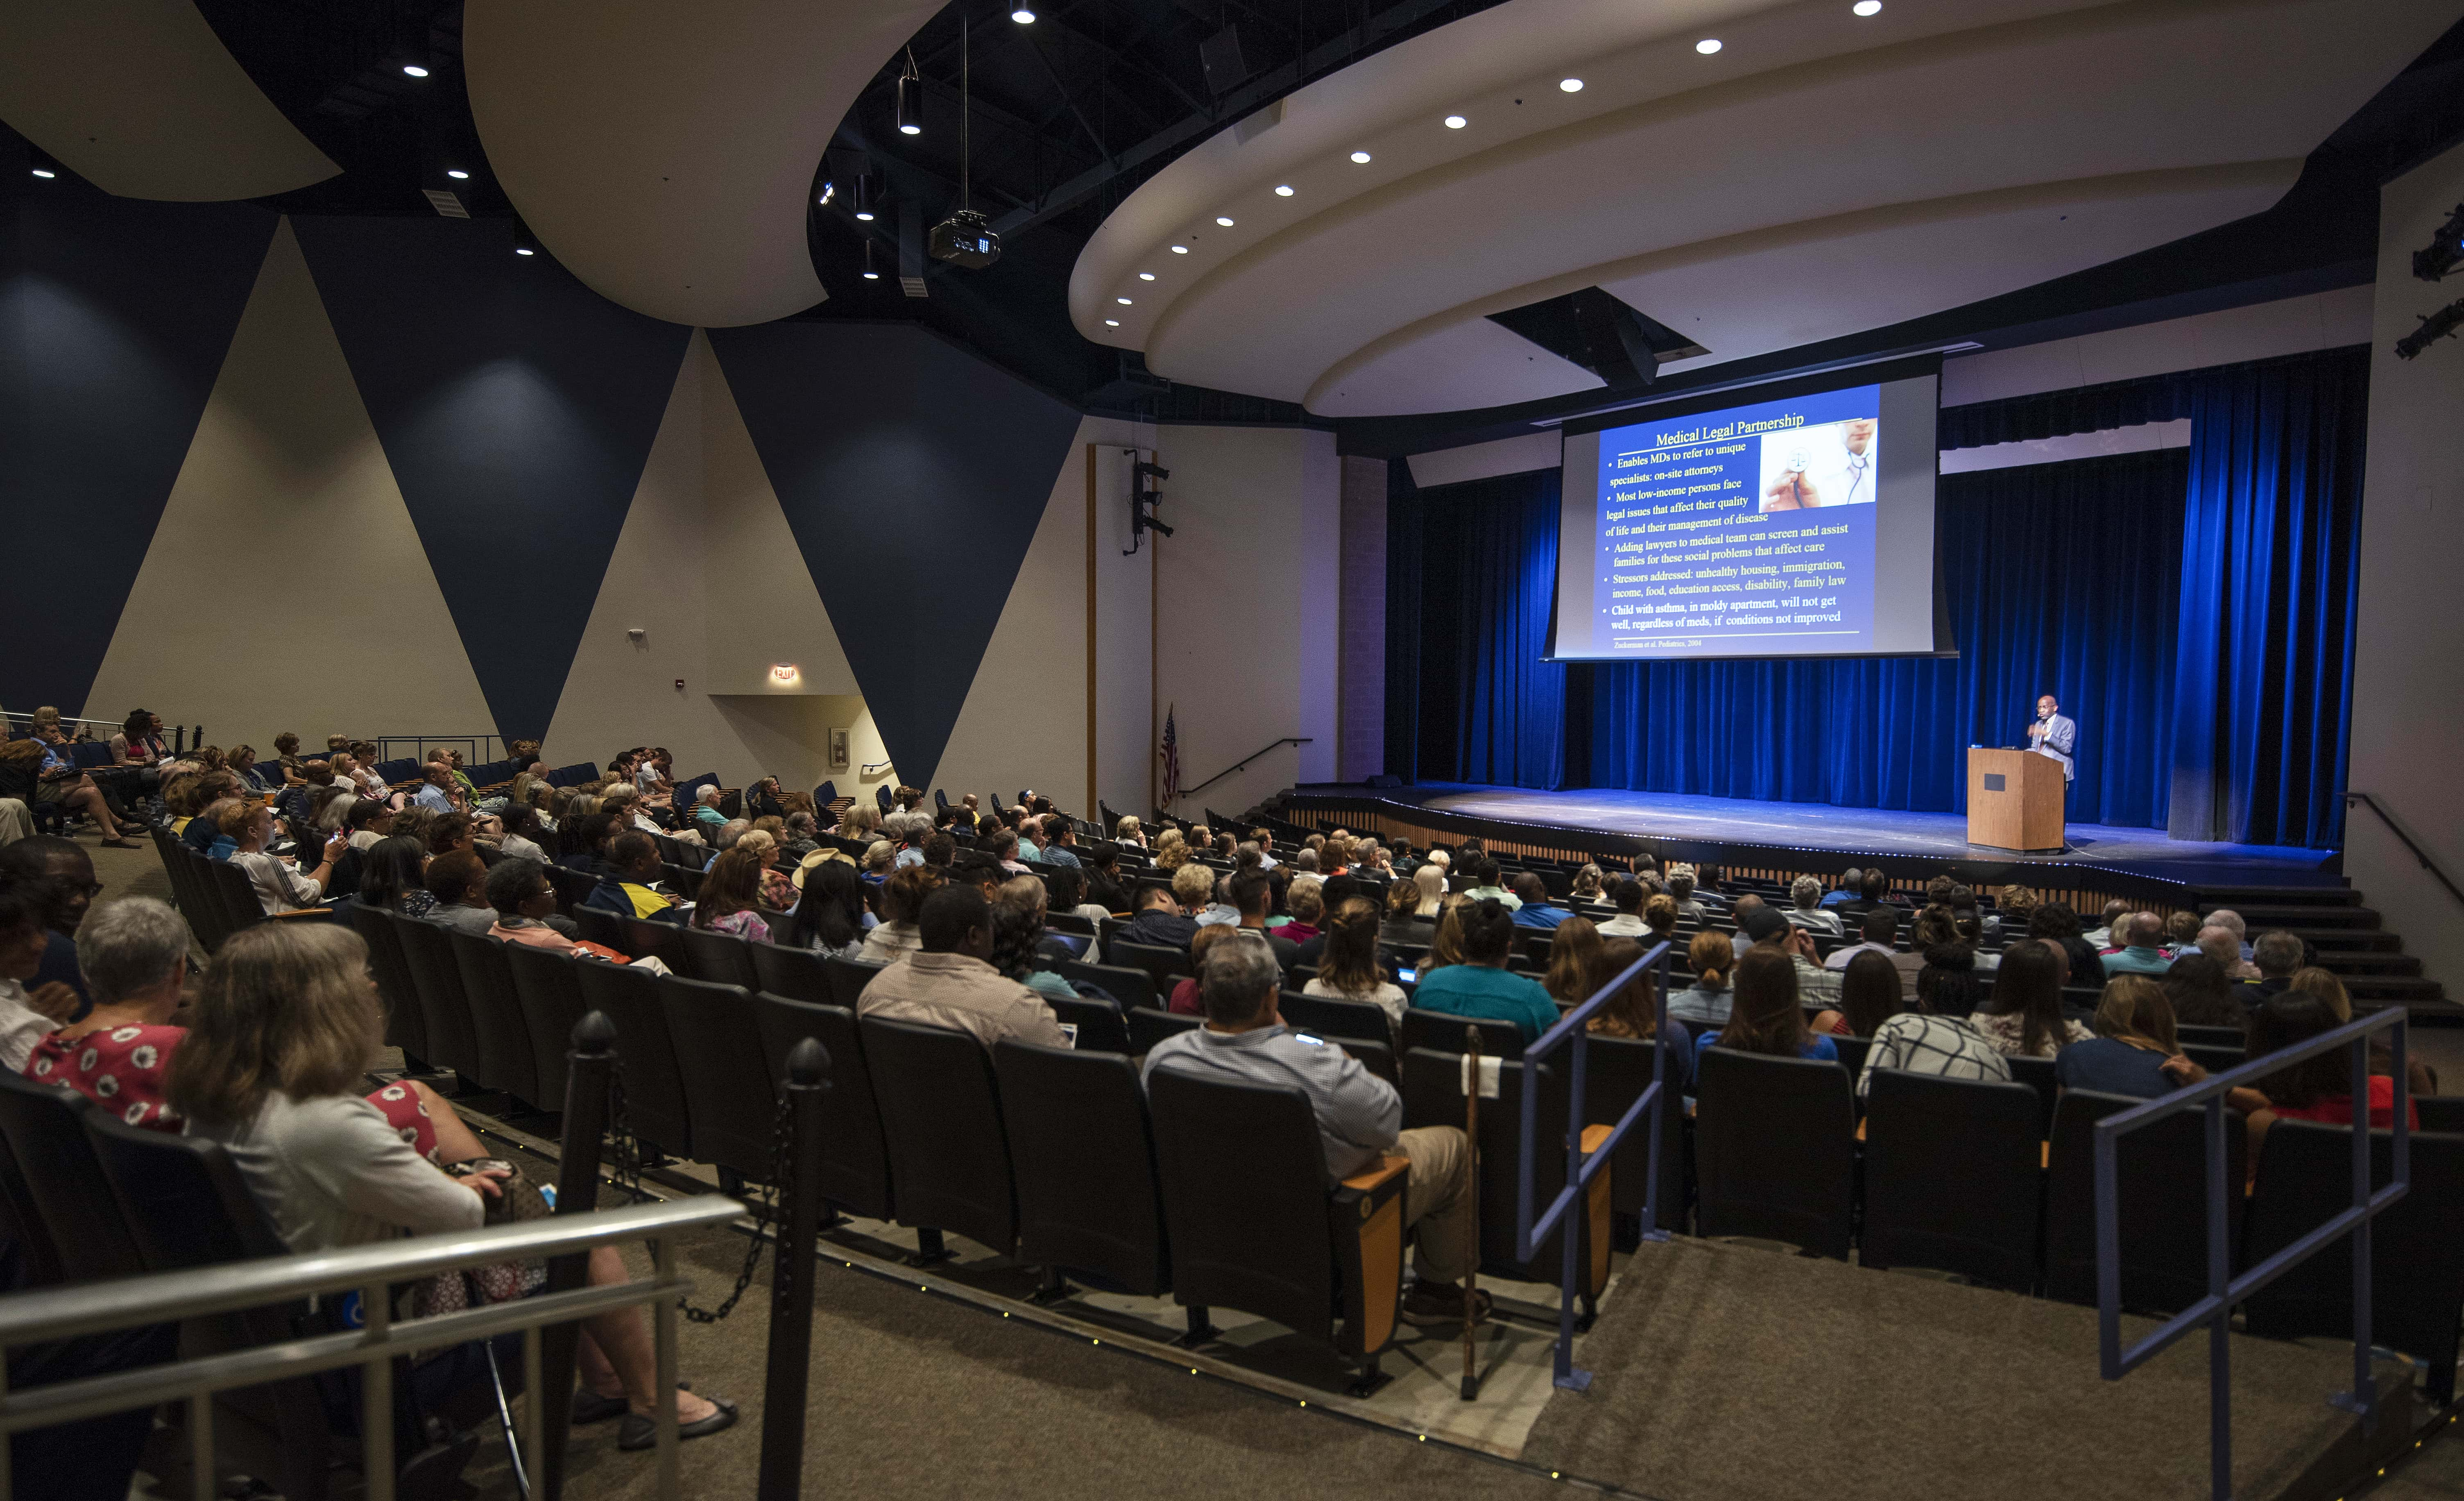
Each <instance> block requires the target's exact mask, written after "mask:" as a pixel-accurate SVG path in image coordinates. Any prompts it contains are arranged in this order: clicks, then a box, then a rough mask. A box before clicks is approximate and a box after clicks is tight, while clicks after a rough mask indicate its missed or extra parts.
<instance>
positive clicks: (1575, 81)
mask: <svg viewBox="0 0 2464 1501" xmlns="http://www.w3.org/2000/svg"><path fill="white" fill-rule="evenodd" d="M1557 88H1558V90H1559V91H1560V92H1562V93H1566V94H1580V93H1582V92H1583V80H1582V79H1580V78H1559V79H1558V80H1557Z"/></svg>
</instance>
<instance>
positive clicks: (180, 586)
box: [0, 185, 1336, 809]
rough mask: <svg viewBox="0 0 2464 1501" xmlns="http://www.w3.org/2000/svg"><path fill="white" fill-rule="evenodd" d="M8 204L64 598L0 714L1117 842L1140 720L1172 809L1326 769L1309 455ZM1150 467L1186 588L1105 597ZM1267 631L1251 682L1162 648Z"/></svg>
mask: <svg viewBox="0 0 2464 1501" xmlns="http://www.w3.org/2000/svg"><path fill="white" fill-rule="evenodd" d="M0 191H5V192H7V193H8V194H9V197H8V198H7V199H6V200H5V201H0V308H5V309H6V310H7V313H8V315H9V316H8V317H7V318H6V319H5V320H0V381H6V382H7V383H9V384H8V385H7V386H6V387H5V388H0V421H5V422H6V424H7V427H6V428H5V429H0V440H4V441H0V497H5V498H6V501H7V504H8V506H9V510H10V514H11V517H12V519H16V518H25V519H24V520H21V521H20V522H19V532H18V536H19V537H21V538H27V539H30V541H28V544H27V545H28V550H27V551H26V552H25V553H23V554H22V556H25V557H29V558H39V559H40V560H42V563H41V565H40V566H37V567H30V568H21V569H18V570H15V572H14V574H13V575H12V582H15V583H17V584H18V585H19V593H18V595H17V599H18V601H19V602H20V603H21V604H24V605H29V606H31V607H32V608H31V609H30V610H29V611H28V615H29V618H31V619H33V620H34V621H35V622H37V625H36V627H35V634H34V637H33V649H32V650H28V651H16V652H11V653H9V654H7V655H6V656H5V657H0V706H5V707H7V708H8V709H10V710H11V711H14V712H17V713H25V712H27V711H31V710H32V709H33V708H35V707H37V706H38V705H43V704H52V705H56V706H57V707H59V708H60V709H61V710H62V711H63V712H65V713H67V714H69V715H72V716H77V715H84V716H88V717H100V718H115V719H116V718H117V717H119V716H121V714H122V713H124V712H125V711H126V710H128V709H129V708H132V707H135V706H139V705H143V706H144V707H147V708H151V709H153V710H155V711H157V712H158V713H161V714H162V715H164V716H165V717H166V718H167V719H169V720H171V721H172V722H174V723H180V724H200V723H201V724H203V725H204V726H205V727H206V729H207V732H208V735H209V738H210V739H212V740H213V741H215V742H216V743H221V744H226V745H228V744H236V743H239V742H241V741H247V742H249V743H252V744H253V745H255V746H256V747H257V748H258V749H259V750H260V751H264V752H269V753H270V751H271V747H272V740H273V737H274V735H275V732H277V731H278V730H283V729H291V730H296V731H297V732H298V733H300V734H301V735H302V736H303V737H305V738H306V739H308V740H309V741H310V743H311V744H312V745H314V744H315V743H316V742H317V741H318V740H319V739H321V738H322V736H323V735H325V734H326V733H329V732H334V731H347V732H349V733H354V734H367V735H398V736H408V735H427V736H432V737H438V738H450V737H463V736H473V735H489V734H493V735H496V736H500V737H503V738H509V739H510V738H514V737H542V738H544V739H546V741H547V754H548V755H549V757H550V759H551V760H556V761H572V760H581V759H584V758H588V759H592V760H600V759H604V758H605V756H606V755H607V754H608V753H609V752H610V751H611V750H613V749H615V748H617V747H618V746H620V745H621V744H628V743H633V742H636V741H649V742H653V743H664V744H667V745H669V746H670V747H671V749H673V750H675V751H676V752H677V754H678V759H679V761H680V762H681V763H682V765H683V766H684V767H685V769H687V770H688V771H698V770H704V769H711V770H716V771H718V772H719V773H720V774H721V775H722V776H723V777H724V778H726V779H727V780H728V781H729V782H731V783H737V782H741V781H744V780H746V779H749V778H750V777H752V776H755V775H758V774H759V773H762V772H775V773H777V774H779V775H781V776H782V777H784V778H785V779H787V780H788V781H789V782H790V783H791V784H801V785H804V786H811V785H812V784H814V783H817V782H819V781H821V780H822V779H823V778H824V777H829V778H831V779H832V780H834V781H836V782H837V783H838V784H839V787H840V789H841V790H842V791H847V792H861V791H864V790H866V789H867V788H868V787H869V785H870V784H874V783H877V782H880V781H885V780H889V779H890V778H891V777H896V778H897V779H899V780H905V781H913V782H921V783H926V784H935V783H937V784H944V785H947V786H949V787H951V788H952V789H953V790H954V791H955V790H960V789H963V790H974V791H979V792H981V791H989V790H991V789H993V788H994V787H996V786H998V787H1000V788H1001V790H1002V791H1003V793H1004V795H1007V794H1009V793H1012V792H1015V791H1016V790H1017V789H1018V787H1019V786H1021V785H1031V786H1035V787H1038V788H1040V789H1042V788H1049V789H1053V790H1055V791H1057V792H1058V793H1060V795H1061V796H1062V798H1063V800H1064V802H1065V803H1066V804H1068V805H1072V806H1075V805H1078V804H1080V803H1082V802H1085V801H1087V800H1089V799H1090V798H1091V797H1092V796H1094V795H1097V789H1098V788H1099V787H1100V789H1101V791H1100V795H1101V796H1103V797H1104V798H1106V799H1107V800H1108V801H1111V802H1112V803H1113V804H1114V805H1115V806H1120V807H1123V808H1125V809H1126V808H1129V807H1139V808H1143V807H1144V806H1146V797H1145V792H1146V788H1147V786H1148V784H1149V779H1150V776H1151V774H1152V771H1153V760H1154V756H1153V750H1154V746H1155V735H1156V732H1157V729H1158V727H1159V722H1160V717H1161V716H1160V713H1159V712H1158V711H1157V707H1156V706H1157V699H1158V695H1161V696H1162V698H1164V699H1167V700H1172V701H1177V702H1179V703H1180V704H1181V705H1182V713H1181V717H1180V733H1181V754H1182V758H1183V764H1184V766H1186V767H1188V768H1190V769H1191V770H1192V772H1193V773H1194V774H1199V775H1202V774H1203V773H1202V772H1199V770H1198V768H1199V767H1204V768H1205V769H1206V770H1208V771H1212V770H1215V769H1220V768H1221V767H1222V766H1224V765H1228V764H1230V763H1232V762H1236V761H1238V760H1239V759H1240V758H1241V757H1242V756H1243V755H1245V754H1247V753H1248V752H1250V751H1252V750H1254V749H1256V747H1257V744H1258V743H1259V742H1260V741H1263V740H1264V739H1268V738H1271V736H1272V735H1275V734H1287V733H1292V732H1294V731H1295V730H1298V731H1300V732H1302V733H1312V734H1316V735H1318V736H1319V737H1320V739H1319V744H1321V745H1323V746H1326V747H1329V750H1328V752H1327V754H1328V755H1329V756H1330V757H1331V744H1332V740H1331V731H1329V730H1328V729H1327V728H1326V726H1328V725H1330V724H1331V715H1332V699H1333V691H1334V690H1333V674H1332V669H1331V656H1329V655H1328V653H1327V652H1326V651H1325V647H1326V644H1327V641H1328V638H1329V637H1330V636H1331V632H1332V615H1331V601H1332V598H1333V586H1332V567H1333V562H1332V542H1333V537H1334V533H1333V528H1332V518H1333V515H1334V475H1335V472H1336V466H1335V463H1334V459H1333V448H1332V443H1331V437H1330V435H1329V434H1327V433H1324V432H1322V431H1307V430H1277V429H1265V428H1243V429H1229V428H1205V427H1179V428H1168V429H1164V430H1160V432H1159V431H1158V430H1157V429H1156V428H1155V427H1153V426H1151V425H1142V424H1137V423H1133V422H1128V421H1123V420H1118V419H1111V418H1100V417H1090V416H1085V415H1082V414H1081V413H1079V412H1077V411H1076V410H1075V409H1074V408H1070V407H1069V406H1068V405H1067V404H1066V403H1063V402H1061V401H1058V400H1056V399H1055V398H1053V397H1052V396H1050V395H1049V394H1047V393H1045V392H1043V391H1041V390H1038V389H1036V388H1034V387H1031V386H1026V385H1024V384H1023V383H1021V382H1019V381H1017V380H1015V379H1013V378H1011V377H1010V376H1008V375H1006V374H1004V373H1002V372H1000V371H998V370H996V369H994V368H992V367H991V366H988V365H986V364H983V363H981V362H980V361H978V360H976V359H975V358H973V357H972V356H970V355H968V354H966V353H964V352H963V351H961V350H959V349H958V348H957V347H956V346H954V345H952V344H950V343H948V342H944V341H942V340H940V339H939V338H938V337H936V336H935V335H933V334H931V333H929V332H926V331H924V330H922V329H919V328H916V327H913V326H909V325H898V324H884V325H851V324H846V323H830V324H823V323H798V322H786V323H781V324H774V325H768V326H763V327H756V328H745V329H732V330H723V331H719V332H717V333H715V334H711V333H706V332H704V331H700V330H694V329H690V328H685V327H681V326H678V325H673V324H667V323H661V322H658V321H655V320H649V319H645V318H641V317H639V316H637V315H635V314H632V313H629V312H627V311H624V310H622V309H620V308H617V307H615V306H613V305H612V304H610V303H607V302H606V301H605V300H603V299H601V298H598V297H597V296H596V295H595V294H592V293H590V292H589V291H587V290H586V289H584V288H583V287H582V286H581V285H580V284H579V283H578V282H576V281H575V280H574V279H573V278H572V277H571V276H568V275H566V274H565V273H564V272H563V271H562V270H561V268H560V267H558V266H557V265H556V264H555V262H554V261H553V260H552V259H550V258H547V257H544V256H537V257H519V256H516V255H514V254H511V249H512V247H511V244H510V240H509V239H508V237H507V235H506V234H505V233H504V232H503V228H502V227H501V226H495V225H490V224H486V223H461V222H449V221H445V220H432V219H419V218H402V219H350V218H310V217H292V218H285V217H279V216H276V215H274V214H271V213H266V212H262V211H260V210H253V209H231V208H215V207H200V206H183V205H143V204H132V203H127V202H124V201H121V200H115V199H111V198H108V197H105V196H103V195H101V194H99V193H96V192H93V191H91V190H90V189H87V188H83V187H82V186H77V185H72V186H71V188H69V189H68V190H65V191H63V192H60V193H58V194H55V195H51V196H49V197H45V198H39V199H36V198H30V197H29V196H28V195H26V194H25V193H23V192H21V191H18V190H16V189H15V188H14V187H13V185H11V186H9V187H6V188H0ZM1129 450H1135V451H1137V452H1138V453H1141V454H1145V455H1149V456H1153V455H1156V454H1160V455H1161V456H1162V457H1163V459H1164V461H1165V462H1166V463H1167V464H1177V465H1179V466H1180V467H1179V468H1177V470H1176V474H1177V478H1176V480H1175V482H1174V484H1173V486H1172V487H1171V491H1172V494H1173V497H1174V503H1175V505H1176V506H1177V508H1178V510H1177V516H1178V518H1179V521H1180V524H1181V526H1182V528H1183V531H1182V537H1181V540H1180V543H1179V544H1178V545H1177V546H1175V545H1167V544H1159V543H1157V542H1156V541H1155V540H1152V539H1151V540H1150V541H1149V542H1148V544H1147V545H1146V546H1144V547H1142V548H1141V549H1140V550H1139V551H1138V552H1136V553H1135V554H1134V555H1129V556H1124V550H1125V540H1124V539H1123V538H1122V537H1120V536H1117V535H1115V534H1116V533H1118V532H1119V531H1120V530H1121V525H1122V522H1123V520H1124V518H1125V516H1126V503H1127V484H1128V471H1127V468H1126V462H1127V461H1126V460H1125V459H1124V458H1123V457H1122V455H1123V454H1124V453H1125V452H1126V451H1129ZM1321 532H1322V533H1323V534H1324V535H1323V536H1322V537H1321V536H1320V533H1321ZM1321 542H1322V543H1324V545H1322V546H1321V545H1319V544H1320V543H1321ZM1295 559H1298V560H1300V561H1299V562H1297V563H1296V562H1295V561H1294V560H1295ZM1159 592H1160V594H1161V596H1162V597H1163V598H1165V599H1166V600H1167V601H1168V602H1169V606H1168V607H1169V610H1170V611H1171V612H1172V613H1171V614H1170V615H1169V616H1168V618H1169V619H1171V620H1172V621H1174V622H1175V625H1174V626H1173V627H1171V628H1170V629H1166V630H1164V631H1161V632H1158V631H1157V630H1156V629H1155V615H1154V602H1155V599H1156V598H1157V597H1158V593H1159ZM1099 606H1100V608H1099ZM1322 614H1323V615H1324V616H1325V618H1324V619H1323V620H1321V619H1320V618H1319V617H1320V615H1322ZM1099 617H1100V621H1099ZM1243 619H1247V620H1250V621H1252V622H1254V623H1253V624H1252V625H1251V626H1249V627H1248V628H1247V629H1246V635H1247V638H1248V639H1247V642H1246V648H1245V650H1244V651H1242V652H1241V653H1238V654H1237V656H1234V657H1227V656H1226V655H1225V653H1223V652H1222V651H1218V650H1215V649H1214V646H1213V642H1214V637H1213V636H1211V635H1209V634H1207V633H1206V631H1205V630H1204V629H1201V630H1199V631H1198V632H1197V633H1192V632H1191V631H1188V630H1184V629H1180V627H1179V624H1178V623H1179V622H1197V623H1201V624H1202V623H1206V622H1221V621H1232V620H1243ZM1208 629H1211V628H1208ZM635 632H638V634H636V633H635ZM1097 642H1100V643H1101V645H1100V649H1099V648H1098V647H1097V646H1096V645H1095V643H1097ZM1099 659H1100V662H1101V663H1102V664H1103V671H1104V673H1105V674H1106V676H1105V682H1104V687H1103V691H1102V692H1101V693H1100V694H1097V693H1095V692H1093V691H1092V681H1091V677H1092V664H1095V663H1097V662H1098V661H1099ZM790 666H792V667H793V669H794V670H795V671H794V673H793V675H792V676H781V674H780V673H778V672H776V671H774V670H776V669H781V668H785V667H790ZM833 730H846V731H847V732H848V735H849V739H850V741H851V743H850V746H849V750H850V764H849V765H848V766H847V768H845V769H844V770H833V769H831V768H829V767H828V765H827V764H826V747H827V744H828V741H829V738H830V733H831V732H832V731H833ZM1099 748H1100V752H1101V753H1100V755H1099V754H1098V750H1099ZM1279 761H1280V764H1276V765H1273V766H1269V765H1267V764H1265V763H1263V762H1262V763H1261V765H1260V766H1259V767H1258V768H1257V769H1256V771H1255V773H1254V775H1251V774H1243V776H1242V777H1238V778H1235V779H1232V780H1231V781H1229V782H1227V783H1225V784H1222V785H1221V786H1219V787H1217V788H1215V789H1211V791H1210V793H1209V797H1210V798H1213V797H1222V798H1225V799H1227V800H1228V801H1232V802H1239V803H1242V804H1243V805H1244V806H1245V803H1246V802H1247V801H1249V800H1251V799H1253V798H1254V797H1256V796H1261V795H1264V794H1265V792H1268V791H1271V790H1273V787H1274V786H1277V785H1281V784H1285V783H1287V782H1289V781H1291V780H1292V779H1293V777H1294V776H1295V775H1296V774H1298V773H1300V772H1301V771H1303V770H1304V769H1306V768H1304V767H1302V766H1301V765H1299V764H1298V763H1297V762H1296V760H1295V758H1294V757H1293V755H1292V753H1291V752H1290V751H1289V750H1288V749H1287V750H1286V751H1284V752H1282V753H1281V754H1280V757H1279ZM880 762H893V763H894V769H891V770H876V771H875V772H874V773H873V774H871V775H870V776H867V775H865V774H863V773H862V772H861V770H860V769H859V768H860V767H861V766H862V765H864V764H866V763H880ZM1330 764H1331V761H1330ZM1311 774H1313V775H1324V774H1325V773H1321V772H1312V773H1311ZM1261 779H1267V780H1261ZM1253 783H1254V785H1253Z"/></svg>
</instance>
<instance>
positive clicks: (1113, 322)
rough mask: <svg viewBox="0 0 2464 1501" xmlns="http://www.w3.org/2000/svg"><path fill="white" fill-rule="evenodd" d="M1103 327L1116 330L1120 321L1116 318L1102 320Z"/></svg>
mask: <svg viewBox="0 0 2464 1501" xmlns="http://www.w3.org/2000/svg"><path fill="white" fill-rule="evenodd" d="M1104 326H1105V327H1106V328H1118V327H1120V326H1121V320H1119V319H1117V318H1108V319H1106V320H1104Z"/></svg>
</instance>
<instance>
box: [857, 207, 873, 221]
mask: <svg viewBox="0 0 2464 1501" xmlns="http://www.w3.org/2000/svg"><path fill="white" fill-rule="evenodd" d="M855 216H856V218H857V219H858V220H860V221H862V222H863V223H866V224H870V223H871V222H872V210H869V209H858V210H856V211H855Z"/></svg>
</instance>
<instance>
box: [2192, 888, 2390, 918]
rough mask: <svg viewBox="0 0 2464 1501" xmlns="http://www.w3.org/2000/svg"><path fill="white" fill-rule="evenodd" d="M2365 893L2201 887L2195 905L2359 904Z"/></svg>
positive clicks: (2207, 908) (2208, 908)
mask: <svg viewBox="0 0 2464 1501" xmlns="http://www.w3.org/2000/svg"><path fill="white" fill-rule="evenodd" d="M2361 899H2362V894H2361V893H2360V892H2357V891H2355V890H2354V889H2353V888H2351V887H2349V886H2202V887H2200V888H2199V889H2198V897H2197V900H2196V902H2195V904H2194V905H2196V907H2197V908H2198V910H2199V911H2201V912H2213V911H2214V910H2215V909H2217V908H2218V907H2231V908H2233V910H2234V911H2235V912H2239V911H2241V910H2242V904H2243V903H2245V902H2247V903H2250V904H2252V905H2255V906H2260V907H2334V906H2351V905H2357V904H2359V903H2360V901H2361Z"/></svg>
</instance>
